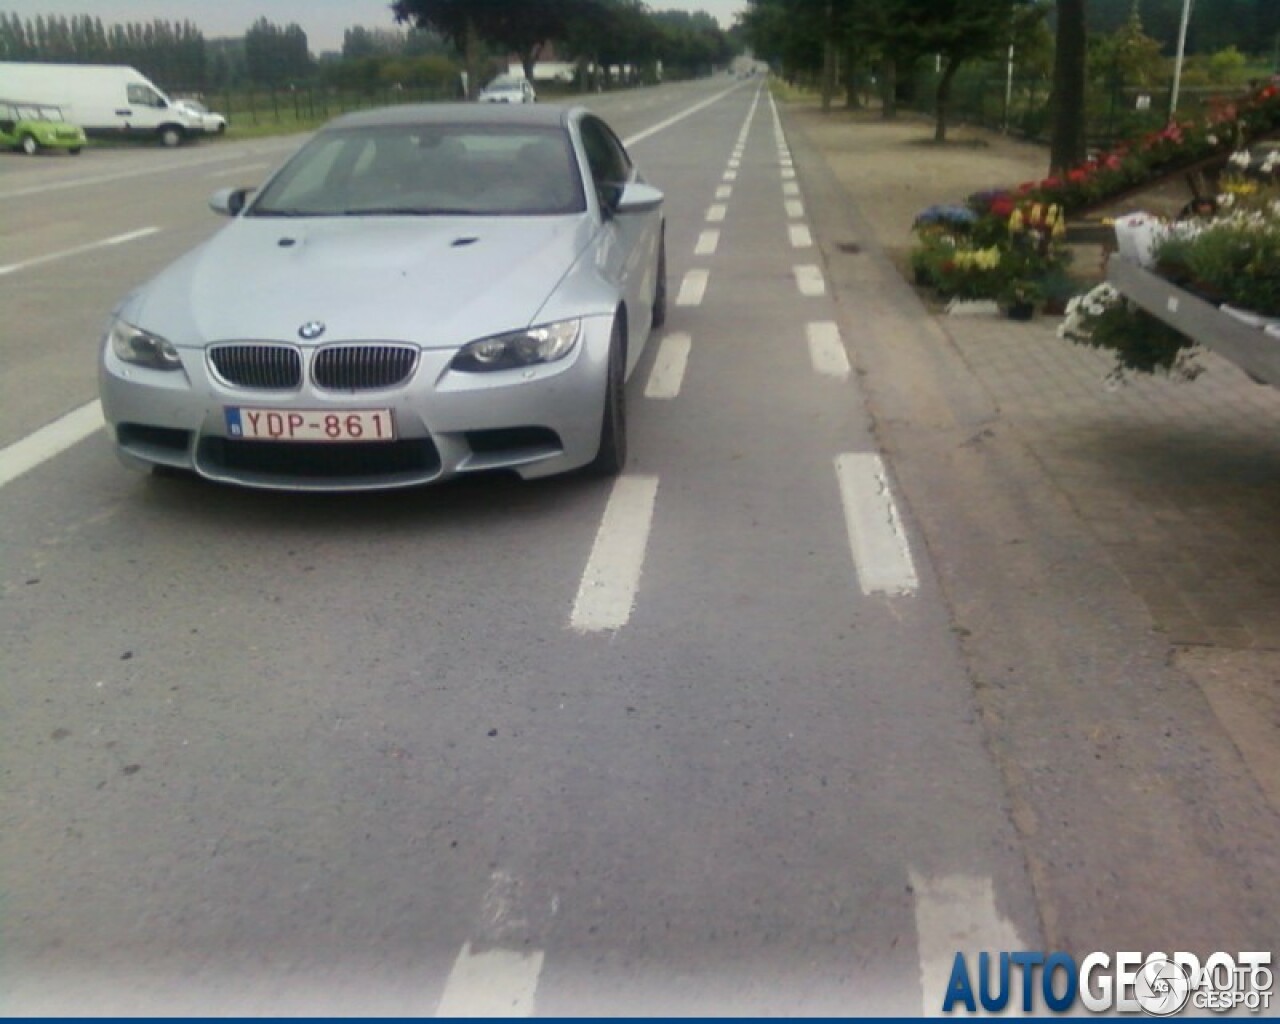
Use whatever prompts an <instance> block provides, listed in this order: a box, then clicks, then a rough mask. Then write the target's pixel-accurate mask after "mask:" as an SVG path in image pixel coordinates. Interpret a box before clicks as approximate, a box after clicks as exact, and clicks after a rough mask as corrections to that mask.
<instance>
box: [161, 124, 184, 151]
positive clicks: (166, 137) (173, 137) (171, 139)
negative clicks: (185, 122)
mask: <svg viewBox="0 0 1280 1024" xmlns="http://www.w3.org/2000/svg"><path fill="white" fill-rule="evenodd" d="M160 141H161V142H162V143H164V144H165V145H166V146H168V147H169V148H170V149H172V148H173V147H174V146H180V145H181V144H182V129H181V128H175V127H174V126H173V125H171V124H169V125H165V126H164V127H163V128H161V129H160Z"/></svg>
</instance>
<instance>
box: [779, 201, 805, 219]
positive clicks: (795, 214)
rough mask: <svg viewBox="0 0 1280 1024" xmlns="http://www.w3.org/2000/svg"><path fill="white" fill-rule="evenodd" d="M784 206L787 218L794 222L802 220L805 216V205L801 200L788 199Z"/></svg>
mask: <svg viewBox="0 0 1280 1024" xmlns="http://www.w3.org/2000/svg"><path fill="white" fill-rule="evenodd" d="M783 205H785V206H786V208H787V216H788V217H790V218H791V219H792V220H800V219H801V218H802V217H803V216H804V203H802V202H801V201H800V200H799V199H788V200H787V201H786V202H785V203H784V204H783Z"/></svg>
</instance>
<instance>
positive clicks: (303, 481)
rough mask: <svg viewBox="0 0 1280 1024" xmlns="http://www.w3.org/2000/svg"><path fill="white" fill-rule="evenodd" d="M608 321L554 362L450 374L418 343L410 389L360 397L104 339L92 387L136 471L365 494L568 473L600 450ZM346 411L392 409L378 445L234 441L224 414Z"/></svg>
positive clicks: (591, 322) (590, 324)
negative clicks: (267, 387)
mask: <svg viewBox="0 0 1280 1024" xmlns="http://www.w3.org/2000/svg"><path fill="white" fill-rule="evenodd" d="M611 331H612V323H611V321H610V319H609V318H606V317H590V318H586V319H584V320H583V330H582V335H581V337H580V338H579V341H578V344H577V345H576V346H575V348H574V350H573V351H572V352H571V353H570V354H569V355H568V356H566V357H565V358H564V359H562V360H559V361H557V362H555V363H547V364H541V365H537V366H530V367H524V368H519V369H511V370H500V371H490V372H485V373H461V372H458V371H455V370H451V369H449V363H450V361H451V360H452V358H453V356H454V355H455V354H456V350H454V349H451V350H424V351H422V352H421V353H420V355H419V359H418V363H417V366H416V369H415V370H414V372H413V374H412V376H411V377H410V379H409V380H408V382H407V383H405V384H404V385H401V386H399V387H397V388H394V389H389V390H381V391H368V392H360V393H350V392H332V391H322V390H319V389H317V388H315V387H314V386H312V385H311V384H310V383H309V382H306V383H304V384H303V386H302V387H301V388H299V389H298V390H296V391H290V392H278V391H272V392H267V391H248V390H245V389H238V388H231V387H228V386H227V385H225V384H224V383H222V382H221V381H220V380H219V379H218V378H217V377H216V376H214V375H213V373H212V372H211V371H210V368H209V365H208V363H207V361H206V357H205V351H204V349H203V348H185V349H180V350H179V351H180V354H181V356H182V362H183V367H182V369H181V370H171V371H161V370H151V369H146V368H141V367H137V366H134V365H131V364H127V363H123V362H122V361H120V360H119V359H118V358H117V357H116V355H115V354H114V352H112V351H111V349H110V347H109V346H108V345H106V344H105V343H104V344H103V345H102V350H101V358H100V363H99V390H100V393H101V397H102V407H103V414H104V416H105V418H106V421H107V425H108V427H109V429H110V431H111V433H112V436H113V437H114V440H115V445H116V451H117V453H118V454H119V456H120V458H121V459H122V460H123V461H124V462H125V463H126V464H127V465H131V466H133V467H135V468H140V469H147V468H151V467H156V466H164V467H170V468H173V469H179V470H187V471H191V472H194V473H197V474H199V475H200V476H202V477H205V478H207V479H209V480H215V481H219V482H222V483H231V484H239V485H242V486H246V487H257V488H265V489H271V490H285V491H365V490H380V489H386V488H395V487H410V486H415V485H418V484H425V483H433V482H437V481H441V480H446V479H449V478H451V477H456V476H460V475H464V474H468V473H477V472H485V471H492V470H512V471H514V472H516V473H518V474H519V475H520V476H522V477H524V478H526V479H532V478H535V477H542V476H551V475H553V474H556V473H564V472H568V471H570V470H573V469H577V468H579V467H581V466H584V465H586V464H587V463H588V462H590V461H591V460H592V459H593V458H594V457H595V455H596V452H597V450H598V447H599V441H600V425H601V421H602V417H603V413H604V393H605V383H604V382H605V378H606V370H607V365H608V353H609V340H610V335H611ZM229 408H236V409H247V410H252V409H271V410H282V411H289V410H296V411H299V412H301V411H307V412H314V411H317V410H319V411H321V412H324V413H330V412H332V413H345V412H355V411H362V410H371V409H379V410H380V409H388V410H390V411H391V415H392V418H393V420H394V423H395V440H394V441H388V442H339V443H326V442H316V441H259V440H242V439H238V438H235V437H233V436H231V434H230V432H229V431H228V427H227V414H226V410H227V409H229Z"/></svg>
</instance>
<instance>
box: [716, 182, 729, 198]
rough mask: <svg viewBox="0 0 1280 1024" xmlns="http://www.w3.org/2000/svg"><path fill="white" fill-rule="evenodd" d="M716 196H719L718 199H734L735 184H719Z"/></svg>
mask: <svg viewBox="0 0 1280 1024" xmlns="http://www.w3.org/2000/svg"><path fill="white" fill-rule="evenodd" d="M716 198H717V199H732V198H733V186H732V185H717V186H716Z"/></svg>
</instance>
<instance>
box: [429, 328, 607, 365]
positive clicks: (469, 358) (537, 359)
mask: <svg viewBox="0 0 1280 1024" xmlns="http://www.w3.org/2000/svg"><path fill="white" fill-rule="evenodd" d="M581 332H582V321H581V320H561V321H560V322H559V323H555V324H545V325H543V326H542V327H530V328H529V329H528V330H527V331H515V332H513V333H511V334H498V335H495V336H494V337H492V338H481V339H480V340H479V341H473V342H471V343H470V344H469V345H464V346H463V347H462V350H461V351H460V352H459V353H458V354H457V355H456V356H454V357H453V362H452V363H451V364H450V365H451V366H452V367H453V369H455V370H464V371H467V372H469V373H477V372H483V371H487V370H510V369H512V368H513V367H518V366H532V365H533V364H534V363H554V362H555V361H556V360H557V359H563V358H564V357H565V356H567V355H568V354H569V353H570V352H572V351H573V346H574V345H576V344H577V343H578V335H579V334H580V333H581Z"/></svg>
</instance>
